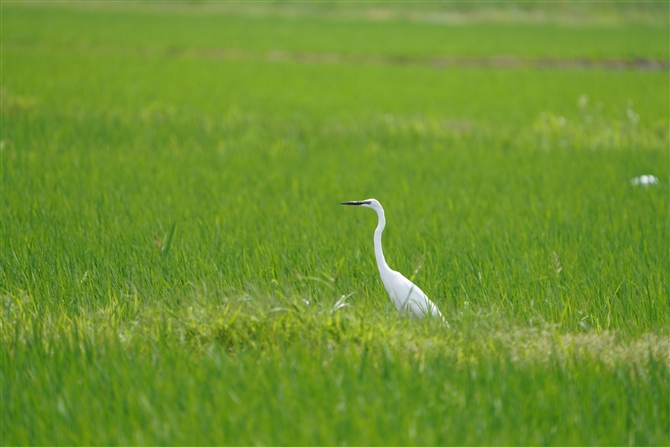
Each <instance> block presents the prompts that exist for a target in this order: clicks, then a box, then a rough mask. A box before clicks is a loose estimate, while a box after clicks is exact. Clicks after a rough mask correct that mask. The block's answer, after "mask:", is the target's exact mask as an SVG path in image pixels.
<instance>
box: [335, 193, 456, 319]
mask: <svg viewBox="0 0 670 447" xmlns="http://www.w3.org/2000/svg"><path fill="white" fill-rule="evenodd" d="M341 204H342V205H357V206H362V207H365V208H372V209H373V210H375V211H376V212H377V218H378V219H379V222H378V223H377V228H376V229H375V237H374V241H375V258H377V268H378V269H379V275H380V276H381V277H382V282H383V283H384V287H385V288H386V291H387V292H388V294H389V297H390V298H391V301H393V304H395V307H396V308H397V309H398V311H399V312H400V313H407V312H409V313H410V314H411V315H412V316H414V317H416V318H423V317H424V316H426V315H430V316H434V317H440V318H441V319H442V320H443V321H444V322H445V323H447V321H446V320H445V319H444V317H443V316H442V314H441V313H440V311H439V309H438V308H437V306H436V305H435V303H433V302H432V301H431V300H430V299H429V298H428V297H427V296H426V294H425V293H423V291H422V290H421V289H419V288H418V287H417V286H416V285H415V284H414V283H412V281H410V280H409V279H407V278H405V277H404V276H402V274H400V273H399V272H396V271H395V270H391V268H390V267H389V266H388V264H387V263H386V260H385V259H384V253H383V252H382V232H383V231H384V227H385V226H386V218H385V217H384V208H382V205H381V203H379V202H378V201H377V200H375V199H367V200H361V201H354V202H342V203H341ZM448 325H449V323H447V326H448Z"/></svg>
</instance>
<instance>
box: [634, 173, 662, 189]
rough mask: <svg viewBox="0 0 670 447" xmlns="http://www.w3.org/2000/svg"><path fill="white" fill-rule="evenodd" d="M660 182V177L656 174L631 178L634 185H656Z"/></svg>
mask: <svg viewBox="0 0 670 447" xmlns="http://www.w3.org/2000/svg"><path fill="white" fill-rule="evenodd" d="M657 183H658V177H656V176H655V175H641V176H639V177H635V178H633V179H631V180H630V184H631V185H633V186H637V185H642V186H649V185H655V184H657Z"/></svg>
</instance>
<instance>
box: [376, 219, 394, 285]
mask: <svg viewBox="0 0 670 447" xmlns="http://www.w3.org/2000/svg"><path fill="white" fill-rule="evenodd" d="M376 211H377V217H378V218H379V222H378V223H377V228H376V229H375V258H377V268H378V269H379V273H380V274H381V275H382V277H384V273H385V272H390V271H391V268H390V267H389V266H388V264H387V263H386V259H384V252H383V251H382V232H383V231H384V227H385V226H386V218H385V217H384V210H383V209H382V210H376Z"/></svg>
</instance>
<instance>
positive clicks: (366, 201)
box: [340, 200, 370, 205]
mask: <svg viewBox="0 0 670 447" xmlns="http://www.w3.org/2000/svg"><path fill="white" fill-rule="evenodd" d="M369 204H370V201H368V200H363V201H362V202H361V201H353V202H340V205H369Z"/></svg>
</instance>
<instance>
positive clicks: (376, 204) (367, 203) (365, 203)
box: [341, 199, 383, 211]
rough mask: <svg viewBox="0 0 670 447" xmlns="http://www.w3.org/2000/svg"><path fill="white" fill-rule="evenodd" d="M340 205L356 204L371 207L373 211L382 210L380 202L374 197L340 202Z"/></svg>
mask: <svg viewBox="0 0 670 447" xmlns="http://www.w3.org/2000/svg"><path fill="white" fill-rule="evenodd" d="M341 205H357V206H362V207H365V208H372V209H373V210H375V211H383V209H382V205H381V203H379V202H378V201H377V200H376V199H367V200H355V201H352V202H341Z"/></svg>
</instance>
